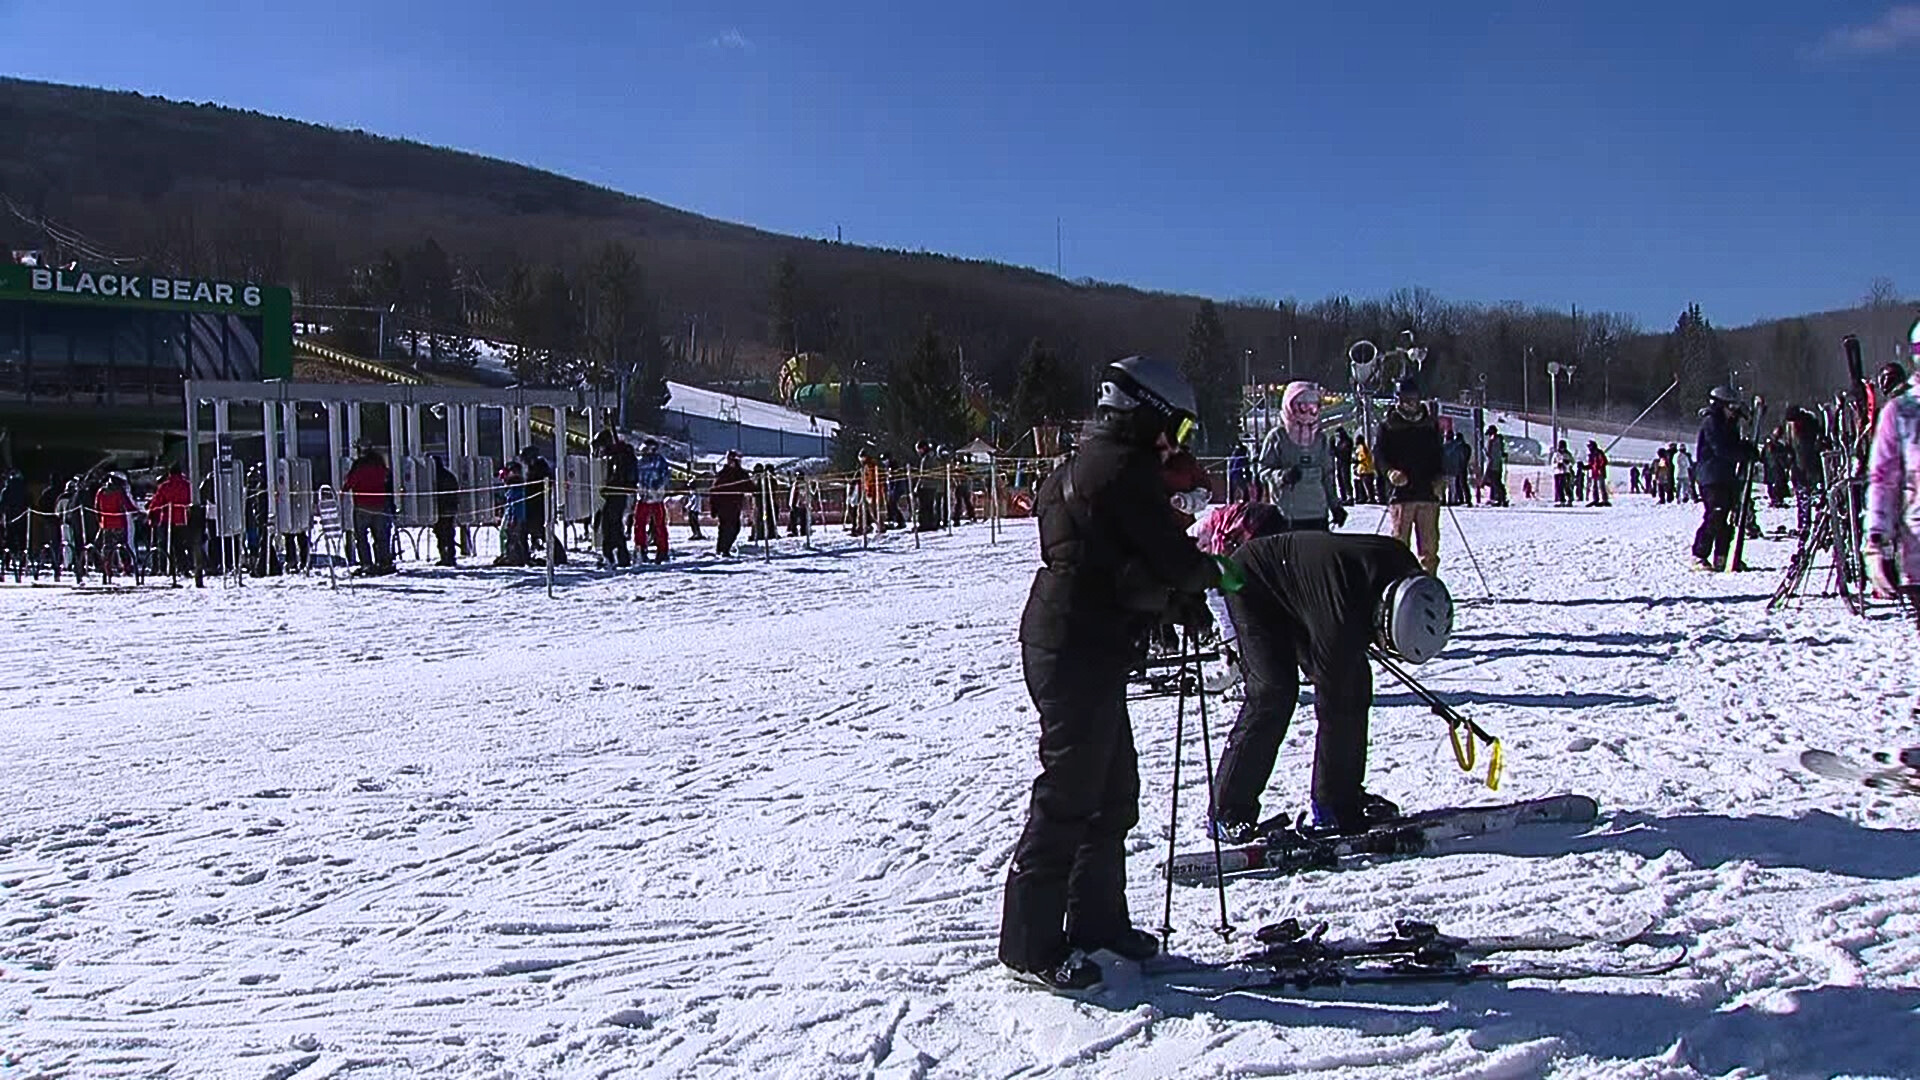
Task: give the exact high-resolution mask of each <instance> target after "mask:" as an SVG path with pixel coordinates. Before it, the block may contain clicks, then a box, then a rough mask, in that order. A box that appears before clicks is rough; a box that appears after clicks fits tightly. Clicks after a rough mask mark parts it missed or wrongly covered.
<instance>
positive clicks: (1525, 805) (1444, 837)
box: [1161, 795, 1600, 885]
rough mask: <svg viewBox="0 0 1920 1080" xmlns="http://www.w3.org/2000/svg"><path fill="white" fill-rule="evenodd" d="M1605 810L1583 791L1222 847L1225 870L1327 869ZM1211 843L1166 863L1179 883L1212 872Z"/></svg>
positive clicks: (1278, 830)
mask: <svg viewBox="0 0 1920 1080" xmlns="http://www.w3.org/2000/svg"><path fill="white" fill-rule="evenodd" d="M1599 816H1600V804H1599V803H1597V802H1595V801H1593V800H1592V799H1590V798H1588V797H1587V796H1585V795H1549V796H1547V797H1545V798H1541V799H1528V800H1526V801H1523V802H1513V803H1502V804H1499V805H1496V806H1469V807H1453V808H1447V809H1440V810H1424V811H1420V812H1418V813H1413V814H1407V815H1403V816H1401V817H1398V818H1395V819H1393V820H1390V821H1384V822H1381V823H1379V824H1377V825H1373V826H1369V827H1368V828H1366V829H1363V830H1360V831H1357V832H1349V833H1336V834H1332V835H1322V834H1316V833H1310V832H1301V831H1299V830H1296V829H1292V828H1287V827H1285V826H1276V827H1274V828H1273V829H1272V830H1271V831H1269V832H1268V833H1267V835H1266V836H1265V837H1264V838H1262V839H1260V840H1257V841H1255V842H1253V843H1251V844H1240V845H1235V846H1232V847H1223V848H1221V849H1220V853H1219V860H1220V861H1219V871H1220V873H1221V874H1223V875H1224V874H1242V873H1249V872H1254V871H1263V870H1264V871H1270V872H1273V873H1280V874H1288V873H1296V872H1299V871H1302V870H1327V869H1333V868H1336V867H1339V866H1341V865H1343V864H1346V863H1349V862H1352V861H1355V860H1357V859H1361V858H1365V857H1367V856H1391V855H1417V854H1420V853H1422V852H1425V851H1428V850H1431V849H1432V848H1433V847H1434V846H1435V845H1436V844H1440V843H1444V842H1446V841H1449V840H1460V839H1465V838H1468V837H1474V836H1485V835H1487V834H1488V833H1496V832H1504V831H1506V830H1508V829H1513V828H1518V827H1520V826H1523V825H1583V824H1586V823H1588V822H1591V821H1593V820H1595V819H1596V818H1598V817H1599ZM1214 869H1215V864H1214V852H1213V851H1212V850H1211V849H1207V850H1201V851H1189V852H1181V853H1179V854H1176V855H1175V856H1174V857H1173V860H1172V861H1171V862H1169V863H1167V864H1165V865H1163V866H1162V867H1161V873H1162V874H1164V875H1165V876H1166V877H1168V878H1170V879H1171V880H1172V881H1174V882H1175V883H1177V884H1186V885H1192V884H1199V883H1201V882H1205V881H1210V880H1212V879H1213V876H1214Z"/></svg>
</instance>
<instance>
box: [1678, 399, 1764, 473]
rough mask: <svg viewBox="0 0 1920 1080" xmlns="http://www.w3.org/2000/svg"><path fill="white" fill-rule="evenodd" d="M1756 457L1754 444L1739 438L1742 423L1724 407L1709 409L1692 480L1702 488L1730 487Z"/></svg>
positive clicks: (1702, 420) (1704, 416)
mask: <svg viewBox="0 0 1920 1080" xmlns="http://www.w3.org/2000/svg"><path fill="white" fill-rule="evenodd" d="M1754 457H1755V454H1754V448H1753V443H1752V442H1750V441H1748V440H1747V439H1745V438H1743V437H1741V435H1740V421H1739V420H1737V419H1736V418H1735V417H1734V415H1733V414H1732V412H1730V411H1729V410H1727V409H1726V408H1723V407H1721V406H1717V405H1712V406H1708V407H1707V409H1706V411H1705V412H1704V413H1703V414H1702V415H1701V418H1700V441H1699V442H1698V443H1696V444H1695V445H1694V454H1693V478H1694V479H1695V480H1697V481H1698V482H1699V483H1700V485H1701V486H1702V487H1715V486H1719V485H1723V484H1731V483H1733V482H1735V481H1737V480H1738V479H1739V478H1740V477H1739V471H1738V470H1739V468H1740V466H1742V465H1745V464H1746V463H1747V462H1749V461H1752V460H1753V459H1754Z"/></svg>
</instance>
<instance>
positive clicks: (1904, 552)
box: [1867, 365, 1920, 599]
mask: <svg viewBox="0 0 1920 1080" xmlns="http://www.w3.org/2000/svg"><path fill="white" fill-rule="evenodd" d="M1888 366H1889V367H1891V366H1893V365H1888ZM1901 375H1902V376H1904V375H1905V372H1904V371H1903V372H1901ZM1883 389H1884V390H1885V392H1886V395H1887V401H1886V403H1885V404H1884V405H1882V406H1881V407H1880V412H1879V415H1878V416H1877V417H1876V418H1875V421H1874V428H1873V442H1872V444H1871V449H1870V450H1869V452H1868V455H1867V573H1868V575H1869V576H1870V577H1872V578H1873V591H1874V594H1875V595H1877V596H1880V597H1882V598H1885V599H1892V598H1894V597H1896V596H1898V595H1900V593H1901V592H1902V591H1903V590H1904V591H1905V592H1906V594H1907V596H1908V598H1909V599H1920V398H1917V397H1915V396H1914V395H1913V394H1912V392H1911V391H1910V390H1908V388H1907V387H1906V386H1905V385H1904V380H1902V384H1901V385H1897V386H1895V387H1883Z"/></svg>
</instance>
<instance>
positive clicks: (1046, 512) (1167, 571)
mask: <svg viewBox="0 0 1920 1080" xmlns="http://www.w3.org/2000/svg"><path fill="white" fill-rule="evenodd" d="M1167 498H1168V493H1167V490H1166V484H1165V483H1164V482H1163V481H1162V480H1161V477H1160V456H1159V454H1158V453H1156V452H1155V451H1154V450H1153V448H1152V447H1150V446H1142V445H1140V444H1139V442H1138V440H1137V439H1134V438H1131V437H1130V435H1129V432H1128V430H1127V423H1126V420H1125V418H1124V417H1115V418H1113V419H1111V420H1105V421H1096V422H1095V423H1094V424H1091V425H1089V426H1088V428H1087V432H1086V434H1085V436H1084V437H1083V438H1082V439H1081V442H1080V449H1079V452H1078V453H1077V454H1076V455H1075V456H1074V457H1072V458H1071V459H1069V460H1068V461H1067V463H1066V464H1064V465H1062V466H1060V467H1059V468H1057V469H1055V470H1054V471H1053V474H1052V475H1051V476H1048V477H1047V479H1046V481H1045V482H1044V483H1042V484H1041V485H1040V492H1039V494H1038V496H1037V497H1036V498H1035V499H1034V514H1035V515H1036V516H1037V517H1038V518H1039V519H1040V559H1041V562H1042V563H1043V565H1042V566H1041V567H1040V569H1039V571H1038V572H1037V573H1035V574H1034V578H1033V588H1032V589H1031V590H1030V591H1029V592H1028V594H1027V607H1026V610H1025V612H1024V613H1023V614H1022V615H1021V618H1020V640H1021V641H1022V642H1023V643H1025V644H1028V645H1033V646H1037V647H1039V648H1044V649H1080V648H1089V649H1112V650H1130V649H1131V648H1133V642H1134V640H1135V639H1136V638H1138V637H1139V635H1140V634H1141V633H1142V632H1144V631H1145V630H1146V629H1148V628H1150V627H1152V626H1154V625H1157V624H1158V623H1159V622H1160V620H1161V618H1162V617H1163V616H1164V615H1165V613H1166V611H1167V609H1168V607H1169V605H1170V604H1171V603H1172V600H1173V597H1174V595H1175V594H1178V593H1200V592H1203V591H1205V590H1206V589H1207V588H1209V587H1211V586H1212V585H1213V584H1215V583H1216V582H1217V581H1218V580H1219V576H1220V571H1219V569H1218V567H1216V566H1215V565H1214V563H1213V561H1212V560H1211V559H1209V558H1208V557H1207V556H1206V555H1204V554H1202V553H1201V551H1200V549H1199V548H1198V547H1196V546H1195V545H1194V542H1193V540H1192V539H1191V538H1189V537H1188V536H1187V535H1186V534H1185V533H1183V532H1181V531H1180V529H1179V527H1178V526H1177V525H1176V524H1175V523H1174V520H1173V515H1172V514H1171V513H1170V512H1169V511H1168V504H1167Z"/></svg>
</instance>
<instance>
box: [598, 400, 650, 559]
mask: <svg viewBox="0 0 1920 1080" xmlns="http://www.w3.org/2000/svg"><path fill="white" fill-rule="evenodd" d="M593 451H594V455H595V456H596V457H601V458H605V459H606V462H607V464H606V473H605V476H604V478H603V480H602V483H603V484H604V485H605V486H603V487H602V488H601V489H600V490H601V499H600V556H601V558H603V559H605V560H606V566H607V567H608V568H612V567H615V566H631V565H633V553H632V552H630V551H629V550H627V499H628V498H629V497H630V496H632V495H633V491H634V485H636V484H638V483H639V482H640V459H639V458H638V457H637V456H635V454H634V452H633V444H632V443H630V442H628V441H627V440H625V439H622V438H620V437H619V436H617V435H615V434H614V433H613V432H612V430H610V429H607V428H602V429H600V432H599V434H597V435H595V436H594V437H593Z"/></svg>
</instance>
